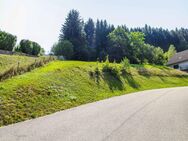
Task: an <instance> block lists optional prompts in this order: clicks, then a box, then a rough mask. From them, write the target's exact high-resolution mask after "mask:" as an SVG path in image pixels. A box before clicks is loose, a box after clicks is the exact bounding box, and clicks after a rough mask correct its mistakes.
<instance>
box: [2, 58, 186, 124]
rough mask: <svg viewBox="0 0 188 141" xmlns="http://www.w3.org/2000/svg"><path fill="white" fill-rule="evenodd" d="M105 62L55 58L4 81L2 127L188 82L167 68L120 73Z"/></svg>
mask: <svg viewBox="0 0 188 141" xmlns="http://www.w3.org/2000/svg"><path fill="white" fill-rule="evenodd" d="M30 61H32V60H30ZM103 65H104V64H102V63H99V64H97V63H96V62H76V61H54V62H51V63H49V64H48V65H46V66H44V67H41V68H37V69H35V70H33V71H31V72H28V73H25V74H23V75H19V76H15V77H13V78H11V79H7V80H5V81H3V82H0V126H3V125H7V124H11V123H15V122H19V121H23V120H27V119H31V118H36V117H39V116H43V115H46V114H50V113H53V112H56V111H60V110H64V109H67V108H71V107H75V106H78V105H81V104H85V103H89V102H94V101H97V100H102V99H105V98H109V97H112V96H118V95H122V94H126V93H130V92H135V91H141V90H146V89H156V88H164V87H165V88H166V87H177V86H186V85H188V75H187V74H186V73H183V72H180V71H176V70H173V69H170V68H167V67H161V66H151V65H143V66H139V65H132V67H131V68H130V73H125V74H120V75H118V76H117V75H115V74H114V73H111V72H102V67H103ZM111 65H115V64H111ZM97 66H98V67H97ZM115 67H117V68H118V67H119V64H116V66H115ZM96 68H97V69H96ZM1 69H2V68H1ZM96 70H97V71H96ZM96 72H97V73H96Z"/></svg>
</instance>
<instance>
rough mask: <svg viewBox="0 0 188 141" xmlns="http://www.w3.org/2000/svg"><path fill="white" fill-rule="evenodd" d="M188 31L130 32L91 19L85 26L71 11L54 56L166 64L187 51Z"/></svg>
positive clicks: (130, 30) (136, 30) (55, 46)
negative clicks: (178, 54) (181, 52)
mask: <svg viewBox="0 0 188 141" xmlns="http://www.w3.org/2000/svg"><path fill="white" fill-rule="evenodd" d="M187 31H188V30H187V29H183V28H181V29H179V30H178V29H176V30H171V31H169V30H165V29H162V28H151V27H150V26H148V25H146V26H145V27H144V28H131V29H129V28H128V27H126V26H117V27H116V28H115V27H114V25H112V24H109V23H108V22H107V21H106V20H97V21H96V22H94V20H93V19H91V18H89V19H88V20H87V21H86V22H84V21H83V19H82V18H81V17H80V14H79V11H77V10H71V11H70V12H69V13H68V15H67V18H66V20H65V23H64V24H63V25H62V28H61V31H60V35H59V40H58V42H57V43H55V44H54V45H53V47H52V50H51V51H52V53H53V54H54V55H63V56H64V57H65V58H66V59H69V60H71V59H72V60H83V61H96V60H100V61H103V60H105V58H106V56H108V58H109V60H110V61H111V62H113V61H116V62H120V61H121V60H123V59H124V58H128V59H129V60H130V63H134V64H140V63H151V64H161V65H162V64H165V63H166V62H167V61H168V60H169V58H170V57H171V56H172V55H173V54H174V53H175V52H176V50H177V51H182V50H185V49H188V32H187Z"/></svg>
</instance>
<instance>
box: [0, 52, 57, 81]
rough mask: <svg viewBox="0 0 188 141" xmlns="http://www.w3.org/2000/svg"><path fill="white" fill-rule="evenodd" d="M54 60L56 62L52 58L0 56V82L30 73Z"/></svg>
mask: <svg viewBox="0 0 188 141" xmlns="http://www.w3.org/2000/svg"><path fill="white" fill-rule="evenodd" d="M53 60H55V58H54V57H52V56H49V57H38V58H33V57H26V56H9V55H0V81H2V80H5V79H7V78H10V77H12V76H15V75H20V74H23V73H25V72H29V71H31V70H33V69H35V68H38V67H41V66H43V65H44V64H47V63H48V62H50V61H53Z"/></svg>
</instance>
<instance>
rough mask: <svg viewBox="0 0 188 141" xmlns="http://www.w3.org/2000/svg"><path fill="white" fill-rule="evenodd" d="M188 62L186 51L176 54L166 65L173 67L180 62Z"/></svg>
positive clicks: (187, 52) (187, 51)
mask: <svg viewBox="0 0 188 141" xmlns="http://www.w3.org/2000/svg"><path fill="white" fill-rule="evenodd" d="M185 61H188V50H185V51H182V52H179V53H176V54H175V55H174V56H173V57H172V58H171V59H170V61H168V63H167V65H173V64H177V63H181V62H185Z"/></svg>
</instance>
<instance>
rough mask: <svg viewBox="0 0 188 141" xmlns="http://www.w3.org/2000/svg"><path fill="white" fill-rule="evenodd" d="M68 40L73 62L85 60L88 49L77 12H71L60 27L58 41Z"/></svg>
mask: <svg viewBox="0 0 188 141" xmlns="http://www.w3.org/2000/svg"><path fill="white" fill-rule="evenodd" d="M64 40H68V41H70V42H71V43H72V44H73V49H74V55H73V59H75V60H87V59H88V49H87V47H86V39H85V35H84V32H83V20H82V19H81V17H80V14H79V12H78V11H77V10H71V11H70V12H69V14H68V16H67V18H66V21H65V23H64V25H63V26H62V29H61V33H60V36H59V41H60V42H63V41H64Z"/></svg>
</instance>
